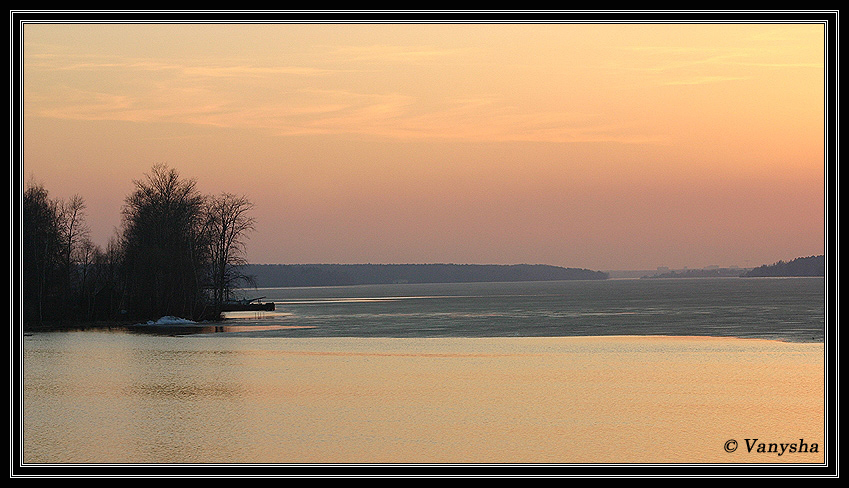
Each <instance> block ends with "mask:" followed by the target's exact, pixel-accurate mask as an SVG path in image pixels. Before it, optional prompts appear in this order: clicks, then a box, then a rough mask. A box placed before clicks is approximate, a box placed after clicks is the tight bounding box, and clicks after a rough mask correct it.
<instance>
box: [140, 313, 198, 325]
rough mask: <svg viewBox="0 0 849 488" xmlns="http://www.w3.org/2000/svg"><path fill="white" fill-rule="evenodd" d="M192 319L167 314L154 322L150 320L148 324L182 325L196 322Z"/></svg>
mask: <svg viewBox="0 0 849 488" xmlns="http://www.w3.org/2000/svg"><path fill="white" fill-rule="evenodd" d="M196 323H197V322H194V321H192V320H188V319H181V318H180V317H174V316H173V315H166V316H164V317H161V318H160V319H159V320H157V321H156V322H154V321H153V320H148V321H147V325H182V324H196Z"/></svg>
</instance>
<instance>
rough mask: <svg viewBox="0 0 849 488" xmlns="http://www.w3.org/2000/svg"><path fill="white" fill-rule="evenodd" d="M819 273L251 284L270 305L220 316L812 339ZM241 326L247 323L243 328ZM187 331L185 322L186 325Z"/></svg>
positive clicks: (277, 328)
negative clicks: (342, 284)
mask: <svg viewBox="0 0 849 488" xmlns="http://www.w3.org/2000/svg"><path fill="white" fill-rule="evenodd" d="M824 288H825V283H824V280H823V279H821V278H819V279H818V278H792V279H737V278H727V279H691V280H686V279H674V280H656V279H652V280H607V281H576V282H535V283H463V284H427V285H367V286H352V287H327V288H261V289H253V290H246V295H257V294H258V295H263V296H265V297H266V298H265V301H273V302H275V304H276V310H277V311H276V312H268V313H253V312H251V313H241V314H230V315H229V316H228V320H226V321H225V322H223V323H222V324H223V325H228V326H234V328H231V329H229V330H225V329H219V330H218V331H219V332H225V331H236V330H238V329H236V328H235V327H245V329H242V332H244V333H246V334H252V335H272V336H278V335H285V336H292V337H339V336H355V337H370V336H385V337H499V336H503V337H515V336H531V337H552V336H586V335H696V336H698V335H704V336H721V337H744V338H766V339H778V340H788V341H795V342H811V341H822V340H823V330H824V321H825V306H824ZM247 327H251V328H252V329H250V330H249V329H247ZM188 332H191V331H188Z"/></svg>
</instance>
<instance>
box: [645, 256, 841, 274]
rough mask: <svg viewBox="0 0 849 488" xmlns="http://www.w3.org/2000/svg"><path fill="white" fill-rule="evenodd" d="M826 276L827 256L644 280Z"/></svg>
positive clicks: (698, 271) (692, 271)
mask: <svg viewBox="0 0 849 488" xmlns="http://www.w3.org/2000/svg"><path fill="white" fill-rule="evenodd" d="M792 276H825V256H824V255H820V256H808V257H804V258H796V259H794V260H792V261H788V262H786V261H778V262H777V263H774V264H765V265H763V266H760V267H757V268H754V269H752V268H720V267H716V266H712V267H709V268H703V269H684V270H674V271H666V272H663V273H658V274H655V275H651V276H643V278H712V277H741V278H756V277H792Z"/></svg>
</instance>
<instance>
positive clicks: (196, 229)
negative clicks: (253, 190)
mask: <svg viewBox="0 0 849 488" xmlns="http://www.w3.org/2000/svg"><path fill="white" fill-rule="evenodd" d="M134 183H135V190H134V191H133V192H132V193H131V194H130V195H129V196H127V197H126V200H125V204H124V207H123V209H122V228H121V230H120V232H118V233H117V235H116V236H114V237H113V238H112V239H110V241H109V243H108V244H107V245H106V247H105V248H103V249H102V248H100V247H99V246H96V245H95V244H93V243H92V241H91V239H90V231H89V227H88V225H87V223H86V221H85V209H86V206H85V202H84V200H83V198H82V197H80V196H74V197H72V198H71V199H69V200H68V201H57V200H52V199H51V198H50V197H49V195H48V191H47V190H46V189H45V188H44V187H43V186H42V185H39V184H34V183H30V184H28V185H27V187H26V188H25V190H24V195H23V202H22V209H21V210H22V228H21V230H22V235H21V259H22V267H21V274H22V279H23V290H22V310H21V315H22V319H23V322H24V325H25V326H26V327H35V326H43V325H64V324H77V323H80V322H94V321H102V320H116V319H119V320H139V319H155V318H159V317H162V316H166V315H173V316H177V317H183V318H189V319H194V320H198V319H210V318H211V319H214V318H218V317H219V316H220V308H221V304H222V303H223V302H225V301H226V300H228V299H230V298H231V297H230V295H231V293H232V292H233V290H234V289H235V288H237V287H238V286H239V285H240V284H242V283H250V282H251V278H250V277H249V276H247V275H245V274H244V273H243V272H242V269H243V268H242V266H243V265H244V264H246V262H245V257H244V256H245V254H244V251H245V239H246V236H247V234H248V233H249V232H250V231H252V230H253V229H254V224H255V220H254V218H253V217H251V216H250V211H251V210H252V208H253V204H252V203H251V202H250V201H249V200H248V199H247V198H246V197H243V196H236V195H233V194H230V193H222V194H220V195H216V196H208V195H203V194H201V193H200V192H199V191H198V190H197V188H196V182H195V181H194V180H191V179H183V178H181V177H180V175H179V174H178V173H177V171H175V170H173V169H169V168H168V167H166V166H165V165H155V166H153V169H152V171H151V172H150V173H149V174H147V175H146V178H145V179H143V180H138V181H134Z"/></svg>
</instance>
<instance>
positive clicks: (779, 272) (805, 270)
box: [743, 255, 825, 278]
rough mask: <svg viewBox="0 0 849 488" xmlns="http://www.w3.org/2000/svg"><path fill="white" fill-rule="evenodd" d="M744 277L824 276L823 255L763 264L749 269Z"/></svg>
mask: <svg viewBox="0 0 849 488" xmlns="http://www.w3.org/2000/svg"><path fill="white" fill-rule="evenodd" d="M743 276H744V277H749V278H755V277H770V276H773V277H778V276H825V255H819V256H808V257H803V258H796V259H794V260H792V261H783V260H782V261H778V262H777V263H774V264H765V265H763V266H759V267H757V268H754V269H753V270H751V271H749V272H748V273H746V274H745V275H743Z"/></svg>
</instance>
